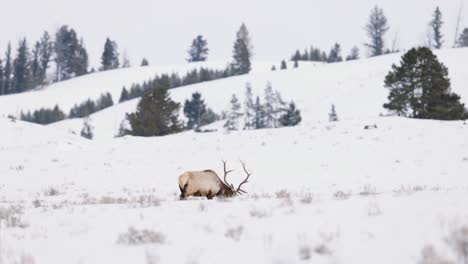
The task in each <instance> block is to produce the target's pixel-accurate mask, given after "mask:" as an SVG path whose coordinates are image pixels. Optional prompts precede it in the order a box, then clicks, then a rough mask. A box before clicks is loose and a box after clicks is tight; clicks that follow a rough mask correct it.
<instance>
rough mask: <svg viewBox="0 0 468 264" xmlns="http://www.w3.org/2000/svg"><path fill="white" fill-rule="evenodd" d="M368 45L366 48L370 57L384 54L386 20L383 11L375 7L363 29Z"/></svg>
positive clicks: (386, 29)
mask: <svg viewBox="0 0 468 264" xmlns="http://www.w3.org/2000/svg"><path fill="white" fill-rule="evenodd" d="M365 29H366V32H367V36H369V43H367V44H366V46H367V47H368V48H369V50H370V54H371V56H379V55H382V54H383V53H384V46H385V42H384V35H385V33H386V32H387V31H388V29H389V27H388V26H387V18H386V17H385V15H384V13H383V10H382V9H381V8H379V7H378V6H375V7H374V8H373V9H372V11H371V14H370V16H369V21H368V23H367V25H366V27H365Z"/></svg>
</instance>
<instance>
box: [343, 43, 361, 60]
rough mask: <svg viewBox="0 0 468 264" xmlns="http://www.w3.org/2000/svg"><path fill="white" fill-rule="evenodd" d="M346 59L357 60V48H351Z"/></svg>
mask: <svg viewBox="0 0 468 264" xmlns="http://www.w3.org/2000/svg"><path fill="white" fill-rule="evenodd" d="M346 60H347V61H352V60H359V48H358V47H356V46H354V47H353V48H352V49H351V53H350V54H349V55H348V56H347V57H346Z"/></svg>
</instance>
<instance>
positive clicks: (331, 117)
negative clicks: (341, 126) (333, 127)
mask: <svg viewBox="0 0 468 264" xmlns="http://www.w3.org/2000/svg"><path fill="white" fill-rule="evenodd" d="M338 120H339V119H338V115H337V114H336V110H335V105H334V104H332V106H331V110H330V113H329V114H328V121H330V122H336V121H338Z"/></svg>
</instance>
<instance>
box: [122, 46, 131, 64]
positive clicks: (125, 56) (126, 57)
mask: <svg viewBox="0 0 468 264" xmlns="http://www.w3.org/2000/svg"><path fill="white" fill-rule="evenodd" d="M130 66H131V65H130V60H129V59H128V55H127V51H125V50H124V52H123V54H122V68H130Z"/></svg>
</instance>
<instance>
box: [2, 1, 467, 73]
mask: <svg viewBox="0 0 468 264" xmlns="http://www.w3.org/2000/svg"><path fill="white" fill-rule="evenodd" d="M461 3H463V5H464V9H463V12H462V17H463V19H462V25H461V26H462V27H468V0H288V1H285V0H166V1H162V0H125V1H124V0H79V1H69V0H40V1H38V0H2V14H1V15H0V32H1V37H0V51H1V53H0V54H1V57H3V54H4V50H5V48H6V45H7V42H8V41H9V40H10V41H11V42H12V45H13V47H14V48H15V49H16V45H17V42H18V40H19V39H20V38H21V37H24V36H25V37H27V39H28V41H29V42H30V43H31V42H32V41H36V40H37V39H38V38H39V37H40V35H41V33H42V31H44V30H48V31H49V32H53V33H55V31H56V30H57V29H58V28H59V27H60V26H61V25H63V24H67V25H69V26H71V27H72V28H74V29H75V30H76V31H77V32H78V34H79V36H81V37H83V38H84V41H85V45H86V48H87V50H88V52H89V54H90V58H91V64H92V65H91V66H96V65H98V63H99V61H100V56H101V53H102V49H103V46H104V41H105V38H106V37H110V38H111V39H113V40H115V41H117V43H118V45H119V49H120V50H121V53H122V51H123V50H126V51H127V53H128V56H129V57H130V59H131V62H132V64H139V63H140V61H141V58H142V57H144V56H145V57H147V58H148V59H149V61H150V63H151V64H167V63H182V62H184V60H185V58H186V57H187V52H186V50H187V49H188V46H189V44H190V42H191V40H192V39H193V38H194V37H195V36H196V35H197V34H202V35H204V36H205V37H206V38H207V39H208V44H209V48H210V56H209V59H211V60H222V61H228V60H230V58H231V52H232V44H233V41H234V36H235V32H236V30H237V29H238V28H239V26H240V24H241V23H242V22H245V23H246V25H247V27H248V29H249V31H250V33H251V36H252V40H253V45H254V48H255V49H254V52H255V58H256V59H259V60H277V59H278V60H279V59H281V58H287V57H289V56H290V55H291V54H292V52H293V51H294V50H295V49H297V48H301V49H303V48H305V47H307V46H309V45H311V44H313V45H315V46H318V47H320V48H323V49H326V50H327V51H328V50H329V48H330V47H331V45H332V44H333V43H334V42H339V43H341V44H342V46H343V49H344V53H345V55H346V54H347V53H348V52H349V50H350V49H351V47H352V46H353V45H358V46H359V47H360V48H361V50H363V47H362V44H363V43H364V42H365V41H366V35H365V32H364V30H363V27H364V25H365V23H366V21H367V17H368V15H369V11H370V9H371V8H372V7H373V6H374V5H376V4H377V5H379V6H380V7H382V8H383V9H384V12H385V14H386V15H387V18H388V20H389V25H390V27H391V30H390V32H389V33H388V34H387V40H388V42H387V43H388V44H389V45H391V44H392V43H393V40H396V46H397V48H400V49H406V48H408V47H410V46H413V45H420V44H423V43H424V41H425V39H426V31H427V25H428V22H429V20H430V19H431V15H432V12H433V11H434V9H435V7H436V6H440V7H441V10H442V12H443V16H444V21H445V24H444V35H445V40H446V43H445V46H451V45H452V44H453V40H454V34H455V24H456V20H457V19H456V18H457V16H458V10H459V7H460V4H461Z"/></svg>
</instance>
